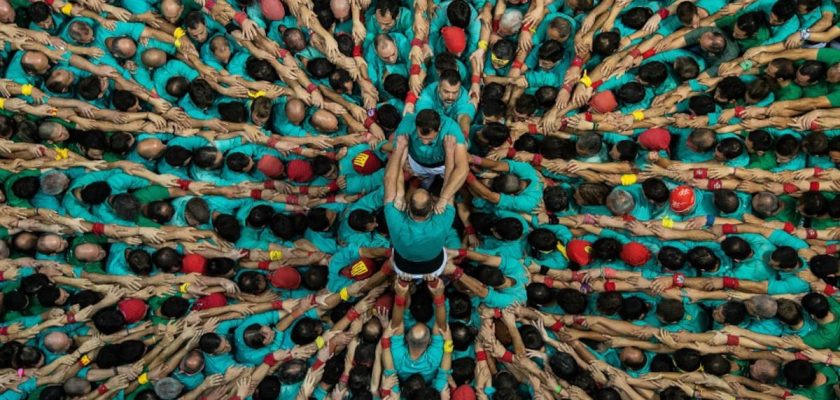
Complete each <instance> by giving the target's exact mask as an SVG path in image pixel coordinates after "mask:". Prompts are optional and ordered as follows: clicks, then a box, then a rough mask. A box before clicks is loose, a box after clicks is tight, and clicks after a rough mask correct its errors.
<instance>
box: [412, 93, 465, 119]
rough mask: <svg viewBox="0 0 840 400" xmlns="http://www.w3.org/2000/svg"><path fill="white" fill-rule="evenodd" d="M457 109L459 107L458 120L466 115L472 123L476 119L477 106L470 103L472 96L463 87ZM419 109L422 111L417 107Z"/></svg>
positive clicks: (456, 105)
mask: <svg viewBox="0 0 840 400" xmlns="http://www.w3.org/2000/svg"><path fill="white" fill-rule="evenodd" d="M455 107H457V109H456V110H457V111H456V113H455V114H456V116H457V117H458V118H460V117H461V116H462V115H466V116H467V118H469V119H470V121H472V119H473V118H474V117H475V106H474V105H473V104H472V103H470V95H469V94H468V93H467V90H466V89H464V88H463V87H462V88H461V98H460V99H458V101H457V102H456V104H455ZM417 109H420V107H417Z"/></svg>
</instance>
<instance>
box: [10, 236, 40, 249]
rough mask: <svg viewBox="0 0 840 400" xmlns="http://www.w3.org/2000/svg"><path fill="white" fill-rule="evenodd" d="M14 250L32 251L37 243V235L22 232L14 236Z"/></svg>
mask: <svg viewBox="0 0 840 400" xmlns="http://www.w3.org/2000/svg"><path fill="white" fill-rule="evenodd" d="M14 242H15V248H16V249H18V250H24V251H26V250H32V249H34V248H35V245H36V244H37V243H38V235H36V234H34V233H32V232H23V233H20V234H18V235H17V236H15V241H14Z"/></svg>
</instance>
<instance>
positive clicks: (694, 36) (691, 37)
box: [683, 28, 712, 46]
mask: <svg viewBox="0 0 840 400" xmlns="http://www.w3.org/2000/svg"><path fill="white" fill-rule="evenodd" d="M710 30H712V28H698V29H695V30H693V31H691V32H688V33H686V34H685V36H683V38H684V39H685V44H686V45H687V46H692V45H695V44H697V42H699V41H700V36H701V35H703V34H704V33H706V32H708V31H710Z"/></svg>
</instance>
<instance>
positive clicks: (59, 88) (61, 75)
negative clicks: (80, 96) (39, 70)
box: [45, 68, 74, 93]
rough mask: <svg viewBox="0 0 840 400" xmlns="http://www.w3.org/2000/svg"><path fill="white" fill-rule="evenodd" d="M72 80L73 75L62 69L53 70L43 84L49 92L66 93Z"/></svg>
mask: <svg viewBox="0 0 840 400" xmlns="http://www.w3.org/2000/svg"><path fill="white" fill-rule="evenodd" d="M73 78H74V76H73V73H72V72H70V71H68V70H66V69H64V68H59V69H54V70H53V71H52V72H51V73H50V76H49V77H47V80H46V82H45V84H46V86H47V88H48V89H50V91H53V92H55V93H67V92H68V91H70V86H71V85H72V84H73Z"/></svg>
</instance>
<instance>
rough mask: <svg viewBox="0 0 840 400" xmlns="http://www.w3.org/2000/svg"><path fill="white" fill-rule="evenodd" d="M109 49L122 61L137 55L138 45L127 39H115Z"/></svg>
mask: <svg viewBox="0 0 840 400" xmlns="http://www.w3.org/2000/svg"><path fill="white" fill-rule="evenodd" d="M109 48H110V50H111V53H113V54H114V56H115V57H117V58H122V59H129V58H132V57H134V54H136V53H137V43H134V40H132V39H131V38H127V37H118V38H115V39H114V40H113V41H111V45H110V46H109Z"/></svg>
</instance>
